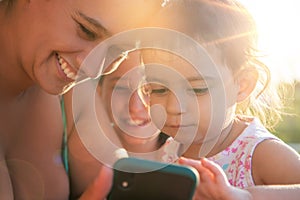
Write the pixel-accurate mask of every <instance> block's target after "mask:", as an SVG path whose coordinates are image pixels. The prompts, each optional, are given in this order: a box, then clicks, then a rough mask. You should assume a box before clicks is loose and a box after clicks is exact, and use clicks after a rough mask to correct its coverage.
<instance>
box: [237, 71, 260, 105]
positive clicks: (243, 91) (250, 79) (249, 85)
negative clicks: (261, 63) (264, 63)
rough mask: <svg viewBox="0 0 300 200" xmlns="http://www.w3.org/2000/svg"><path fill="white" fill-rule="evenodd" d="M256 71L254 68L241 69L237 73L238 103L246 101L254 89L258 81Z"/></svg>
mask: <svg viewBox="0 0 300 200" xmlns="http://www.w3.org/2000/svg"><path fill="white" fill-rule="evenodd" d="M258 76H259V74H258V71H257V69H256V68H254V67H249V68H246V69H243V70H242V71H240V72H239V73H238V76H237V80H238V85H239V91H238V96H237V102H238V103H240V102H242V101H244V100H245V99H247V98H248V97H249V96H250V94H251V93H252V92H253V90H254V89H255V87H256V84H257V81H258Z"/></svg>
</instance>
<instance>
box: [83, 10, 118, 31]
mask: <svg viewBox="0 0 300 200" xmlns="http://www.w3.org/2000/svg"><path fill="white" fill-rule="evenodd" d="M77 14H78V15H79V16H80V17H81V18H83V19H84V20H85V21H87V22H88V23H89V24H91V25H92V26H94V27H95V28H96V29H97V30H98V31H99V32H101V33H104V34H105V35H107V36H111V35H112V34H111V33H110V32H109V31H108V30H107V29H106V28H105V27H104V26H103V25H102V24H101V23H100V22H99V21H98V20H96V19H93V18H91V17H89V16H87V15H85V14H84V13H82V12H80V11H77Z"/></svg>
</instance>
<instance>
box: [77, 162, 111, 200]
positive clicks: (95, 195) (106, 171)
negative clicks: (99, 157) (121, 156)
mask: <svg viewBox="0 0 300 200" xmlns="http://www.w3.org/2000/svg"><path fill="white" fill-rule="evenodd" d="M112 180H113V170H112V169H111V168H109V167H106V166H104V165H103V166H102V168H101V171H100V173H99V175H98V177H97V178H96V179H95V180H94V182H93V183H91V184H90V185H89V186H88V188H87V189H86V190H85V192H84V193H83V194H82V195H81V197H80V198H79V199H80V200H104V199H106V197H107V195H108V193H109V191H110V188H111V187H112Z"/></svg>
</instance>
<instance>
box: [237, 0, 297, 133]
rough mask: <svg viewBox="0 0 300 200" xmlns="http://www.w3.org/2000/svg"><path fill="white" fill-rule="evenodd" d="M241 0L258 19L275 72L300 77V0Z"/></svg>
mask: <svg viewBox="0 0 300 200" xmlns="http://www.w3.org/2000/svg"><path fill="white" fill-rule="evenodd" d="M241 1H242V3H243V4H244V5H245V6H246V7H247V8H248V9H249V10H250V12H251V13H252V15H253V16H254V18H255V19H256V22H257V26H258V31H259V35H260V37H259V45H260V46H259V47H260V49H262V50H263V51H264V52H265V53H266V55H267V56H266V57H265V62H267V64H268V65H269V66H270V68H271V69H272V71H273V72H274V76H278V78H281V79H285V78H295V79H297V80H300V70H299V67H300V1H298V0H284V1H279V0H241ZM299 134H300V133H299Z"/></svg>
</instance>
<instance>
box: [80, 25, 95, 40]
mask: <svg viewBox="0 0 300 200" xmlns="http://www.w3.org/2000/svg"><path fill="white" fill-rule="evenodd" d="M77 24H78V26H79V29H80V32H81V34H80V35H81V36H83V37H84V38H86V39H88V40H95V39H97V37H98V35H97V34H96V33H94V32H93V31H91V30H90V29H88V28H87V27H86V26H84V25H83V24H81V23H79V22H77Z"/></svg>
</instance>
